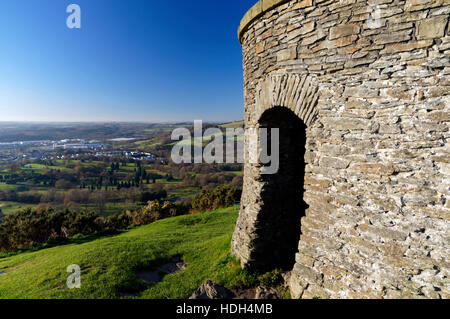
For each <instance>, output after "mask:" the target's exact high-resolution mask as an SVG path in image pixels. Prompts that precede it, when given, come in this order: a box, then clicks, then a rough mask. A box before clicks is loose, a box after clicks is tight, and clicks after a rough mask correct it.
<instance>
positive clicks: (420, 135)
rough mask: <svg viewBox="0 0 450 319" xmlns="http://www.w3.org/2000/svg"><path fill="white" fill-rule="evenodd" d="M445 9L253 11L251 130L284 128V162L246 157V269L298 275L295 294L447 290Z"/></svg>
mask: <svg viewBox="0 0 450 319" xmlns="http://www.w3.org/2000/svg"><path fill="white" fill-rule="evenodd" d="M449 14H450V0H340V1H339V0H291V1H286V0H262V1H259V2H258V3H257V4H256V5H255V6H254V7H253V8H252V9H251V10H250V11H249V12H248V13H247V14H246V15H245V17H244V19H243V20H242V22H241V25H240V28H239V40H240V42H241V44H242V49H243V69H244V95H245V125H246V128H247V129H248V128H261V127H267V128H279V129H280V169H279V171H278V173H277V174H275V175H262V174H261V167H262V165H260V164H251V163H250V162H247V163H246V164H245V176H244V192H243V197H242V206H241V212H240V216H239V220H238V223H237V226H236V231H235V233H234V236H233V241H232V250H233V253H234V254H235V255H236V256H237V257H239V259H240V260H241V263H242V266H244V267H249V268H254V269H260V270H271V269H274V268H282V269H285V270H288V271H290V277H289V280H288V281H289V282H288V283H289V286H290V290H291V294H292V296H293V297H294V298H312V297H321V298H361V297H362V298H399V297H404V298H411V297H425V298H449V297H450V145H449V143H450V140H449V139H450V132H449V127H450V62H449V58H450V26H449ZM246 143H247V144H248V143H249V141H248V140H246ZM247 146H248V145H247ZM247 149H248V148H247ZM247 158H248V156H247Z"/></svg>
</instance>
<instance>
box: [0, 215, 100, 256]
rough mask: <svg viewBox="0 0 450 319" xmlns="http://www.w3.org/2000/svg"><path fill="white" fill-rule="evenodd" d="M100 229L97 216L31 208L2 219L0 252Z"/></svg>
mask: <svg viewBox="0 0 450 319" xmlns="http://www.w3.org/2000/svg"><path fill="white" fill-rule="evenodd" d="M100 229H101V225H100V223H99V220H98V216H97V215H96V214H93V213H76V212H73V211H70V210H64V211H55V210H54V209H53V208H48V209H45V210H42V211H41V212H39V213H37V212H36V211H35V210H32V209H30V208H27V209H24V210H21V211H18V212H16V213H14V214H11V215H9V216H7V217H6V218H3V220H2V224H1V225H0V251H10V250H15V249H22V248H28V247H31V246H34V245H37V244H41V243H45V242H47V241H49V240H50V239H54V238H58V237H64V238H70V237H73V236H74V235H76V234H83V235H87V234H90V233H94V232H97V231H99V230H100Z"/></svg>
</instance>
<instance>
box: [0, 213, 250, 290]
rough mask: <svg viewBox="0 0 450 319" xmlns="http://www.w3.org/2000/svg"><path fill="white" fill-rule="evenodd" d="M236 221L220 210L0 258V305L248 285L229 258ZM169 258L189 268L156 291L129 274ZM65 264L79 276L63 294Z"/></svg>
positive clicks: (246, 275)
mask: <svg viewBox="0 0 450 319" xmlns="http://www.w3.org/2000/svg"><path fill="white" fill-rule="evenodd" d="M237 216H238V208H237V207H232V208H226V209H221V210H217V211H214V212H209V213H204V214H198V215H187V216H181V217H175V218H170V219H165V220H161V221H158V222H155V223H153V224H150V225H147V226H142V227H137V228H134V229H132V230H130V231H127V232H124V233H121V234H119V235H115V236H109V237H103V238H93V239H92V238H90V237H85V238H78V239H75V240H73V243H71V244H67V245H64V246H57V247H53V248H46V249H42V250H39V251H34V252H25V253H21V254H18V255H14V256H10V257H4V258H1V257H0V299H2V298H121V295H122V294H123V293H124V292H127V293H133V294H135V295H136V298H157V299H160V298H186V297H189V296H190V295H191V294H192V292H193V291H195V290H196V288H198V287H199V286H200V285H201V284H202V283H203V282H204V281H205V280H207V279H212V280H214V281H216V282H218V283H220V284H222V285H225V286H226V287H232V286H235V285H239V284H242V283H245V282H248V281H251V280H252V278H253V277H252V275H251V274H249V273H247V272H245V271H242V270H241V269H240V267H239V265H238V263H237V262H236V261H235V260H234V258H233V257H232V256H231V254H230V241H231V237H232V233H233V229H234V226H235V222H236V219H237ZM175 255H179V256H182V258H183V260H184V262H186V263H187V264H188V266H187V268H186V270H185V271H183V272H180V273H178V274H171V275H167V276H165V277H163V280H162V281H161V282H159V283H158V284H156V285H148V284H146V283H145V282H144V281H141V280H139V279H137V278H136V275H135V272H136V271H138V270H142V269H154V268H155V267H156V266H160V265H162V264H164V263H165V262H167V261H169V260H170V259H171V258H172V257H173V256H175ZM71 264H78V265H80V267H81V269H82V275H81V289H73V290H69V289H68V288H67V285H66V280H67V278H68V276H69V275H70V274H68V273H67V272H66V269H67V267H68V266H69V265H71ZM2 272H3V273H2Z"/></svg>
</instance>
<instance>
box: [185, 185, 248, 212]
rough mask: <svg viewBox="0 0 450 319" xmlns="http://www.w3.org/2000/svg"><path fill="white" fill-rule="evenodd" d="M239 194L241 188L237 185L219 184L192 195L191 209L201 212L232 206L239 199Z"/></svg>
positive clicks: (240, 193)
mask: <svg viewBox="0 0 450 319" xmlns="http://www.w3.org/2000/svg"><path fill="white" fill-rule="evenodd" d="M241 195H242V189H241V188H239V187H229V186H219V187H216V188H214V189H212V190H204V191H202V192H201V193H200V194H198V195H197V196H195V197H194V199H193V201H192V210H193V211H194V212H203V211H209V210H214V209H218V208H222V207H229V206H233V205H234V204H235V203H236V202H237V201H239V200H240V199H241Z"/></svg>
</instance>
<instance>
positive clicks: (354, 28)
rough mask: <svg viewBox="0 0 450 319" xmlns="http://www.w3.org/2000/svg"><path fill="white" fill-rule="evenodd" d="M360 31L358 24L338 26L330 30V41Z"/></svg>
mask: <svg viewBox="0 0 450 319" xmlns="http://www.w3.org/2000/svg"><path fill="white" fill-rule="evenodd" d="M360 30H361V28H360V26H359V25H358V24H344V25H338V26H335V27H332V28H331V29H330V40H334V39H337V38H341V37H345V36H349V35H353V34H358V33H359V31H360Z"/></svg>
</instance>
